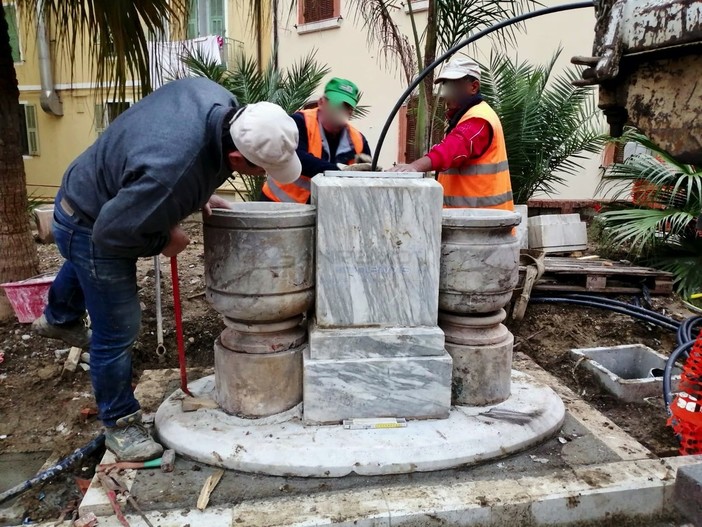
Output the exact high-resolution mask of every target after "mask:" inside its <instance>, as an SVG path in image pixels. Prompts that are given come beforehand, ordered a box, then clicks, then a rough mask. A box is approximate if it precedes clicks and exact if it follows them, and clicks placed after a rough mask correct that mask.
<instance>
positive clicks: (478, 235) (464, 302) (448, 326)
mask: <svg viewBox="0 0 702 527" xmlns="http://www.w3.org/2000/svg"><path fill="white" fill-rule="evenodd" d="M520 219H521V218H520V215H519V213H516V212H510V211H502V210H491V209H445V210H444V211H443V216H442V235H441V274H440V285H439V309H440V313H439V326H440V327H441V329H442V330H443V331H444V333H445V336H446V350H447V351H448V352H449V354H450V355H451V357H452V358H453V380H452V402H453V403H454V404H458V405H468V406H484V405H489V404H497V403H500V402H502V401H504V400H505V399H507V398H508V397H509V396H510V378H511V371H512V348H513V345H514V337H513V336H512V334H511V333H510V332H509V331H508V330H507V328H506V327H505V326H503V325H502V322H503V321H504V319H505V317H506V314H505V311H504V310H503V308H504V307H505V306H506V305H507V304H509V301H510V299H511V297H512V291H513V290H514V288H515V287H516V285H517V282H518V280H519V245H520V242H519V239H518V238H517V237H516V235H515V227H516V226H517V225H519V223H520Z"/></svg>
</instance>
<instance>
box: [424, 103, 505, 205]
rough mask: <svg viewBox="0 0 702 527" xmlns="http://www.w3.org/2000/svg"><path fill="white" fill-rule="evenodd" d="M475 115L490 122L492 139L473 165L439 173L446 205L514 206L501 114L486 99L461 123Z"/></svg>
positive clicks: (467, 114)
mask: <svg viewBox="0 0 702 527" xmlns="http://www.w3.org/2000/svg"><path fill="white" fill-rule="evenodd" d="M472 117H480V118H481V119H485V120H486V121H487V122H488V123H490V126H492V132H493V133H492V141H491V142H490V146H489V147H488V149H487V150H486V151H485V153H484V154H483V155H482V156H480V157H479V158H477V159H473V160H471V162H470V164H469V165H467V166H465V167H462V168H454V169H450V170H447V171H446V172H442V173H440V174H439V177H438V178H437V180H438V181H439V183H441V186H442V187H444V207H446V208H480V209H503V210H514V203H513V201H512V183H511V181H510V179H509V165H508V164H507V148H506V146H505V136H504V133H503V132H502V123H500V118H499V117H498V116H497V114H496V113H495V111H494V110H493V109H492V108H490V106H489V105H488V104H487V103H486V102H485V101H483V102H481V103H478V104H476V105H475V106H473V107H472V108H471V109H469V110H468V111H467V112H466V113H465V115H464V116H463V117H462V118H461V120H460V121H459V123H461V122H463V121H465V120H467V119H470V118H472Z"/></svg>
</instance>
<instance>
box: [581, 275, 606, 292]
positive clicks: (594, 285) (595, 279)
mask: <svg viewBox="0 0 702 527" xmlns="http://www.w3.org/2000/svg"><path fill="white" fill-rule="evenodd" d="M585 289H587V290H588V291H603V290H606V289H607V277H606V276H594V275H589V276H587V277H586V278H585Z"/></svg>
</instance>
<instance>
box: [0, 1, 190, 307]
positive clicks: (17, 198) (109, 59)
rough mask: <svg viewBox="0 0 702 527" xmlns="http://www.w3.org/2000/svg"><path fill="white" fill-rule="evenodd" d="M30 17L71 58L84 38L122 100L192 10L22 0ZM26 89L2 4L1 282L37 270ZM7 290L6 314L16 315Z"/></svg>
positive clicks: (102, 76)
mask: <svg viewBox="0 0 702 527" xmlns="http://www.w3.org/2000/svg"><path fill="white" fill-rule="evenodd" d="M15 5H16V6H17V9H18V12H21V13H22V14H23V16H24V18H25V19H26V20H27V22H28V23H31V22H32V21H35V20H36V16H37V12H39V13H40V14H41V16H43V17H45V18H46V19H47V20H48V21H50V23H51V26H52V28H53V32H54V36H55V40H56V45H57V48H58V49H60V50H61V51H63V52H64V53H65V56H66V57H68V58H69V59H70V60H71V61H72V62H74V61H75V60H76V50H77V49H78V47H79V45H80V44H81V43H87V49H86V51H87V56H88V58H89V60H90V64H91V65H92V72H93V74H94V77H95V80H96V83H97V85H98V86H101V85H104V86H107V88H105V92H106V94H107V95H109V96H111V97H113V98H114V99H115V100H123V99H124V98H125V97H126V90H127V88H126V86H127V82H128V81H129V80H131V79H132V78H134V79H136V80H138V81H139V82H140V85H141V94H142V95H145V94H146V93H148V92H149V91H150V89H151V83H150V76H149V55H148V48H147V42H148V41H149V40H154V38H158V37H154V35H162V36H163V38H166V37H167V35H166V34H165V29H166V28H167V27H168V21H169V20H175V19H176V18H177V16H176V15H178V14H180V15H181V16H182V14H183V13H187V8H188V5H189V2H188V1H187V0H142V1H140V2H131V1H127V0H15ZM18 107H19V89H18V86H17V74H16V72H15V68H14V63H13V59H12V49H11V47H10V33H9V27H8V22H7V20H6V19H5V11H4V9H0V131H1V132H0V133H1V136H0V188H2V194H1V195H2V197H1V198H0V283H2V282H8V281H12V280H20V279H23V278H28V277H29V276H32V275H34V274H36V272H37V255H36V248H35V246H34V240H33V239H32V234H31V230H30V226H29V218H28V216H27V188H26V177H25V173H24V163H23V160H22V150H21V146H20V145H21V141H20V120H19V115H18V111H17V108H18ZM10 313H11V311H10V308H9V304H8V303H7V300H6V298H5V296H4V294H3V293H2V292H0V320H3V319H5V318H8V317H9V316H10Z"/></svg>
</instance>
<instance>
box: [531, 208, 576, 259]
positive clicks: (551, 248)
mask: <svg viewBox="0 0 702 527" xmlns="http://www.w3.org/2000/svg"><path fill="white" fill-rule="evenodd" d="M529 248H530V249H541V250H542V251H544V252H546V253H554V252H569V251H580V250H584V249H587V226H586V225H585V222H583V221H580V214H545V215H543V216H533V217H531V218H529Z"/></svg>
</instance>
